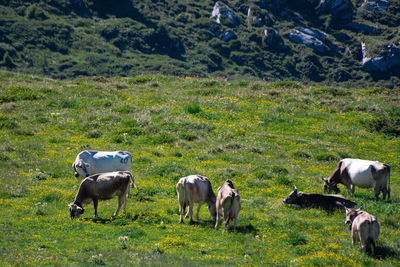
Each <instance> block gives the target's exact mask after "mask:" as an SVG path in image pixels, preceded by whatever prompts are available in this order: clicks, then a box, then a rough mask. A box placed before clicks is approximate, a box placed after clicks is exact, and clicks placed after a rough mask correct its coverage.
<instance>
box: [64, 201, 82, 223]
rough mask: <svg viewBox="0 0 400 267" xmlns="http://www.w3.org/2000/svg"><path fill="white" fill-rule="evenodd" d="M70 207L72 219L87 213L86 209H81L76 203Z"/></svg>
mask: <svg viewBox="0 0 400 267" xmlns="http://www.w3.org/2000/svg"><path fill="white" fill-rule="evenodd" d="M68 207H69V212H70V217H71V219H74V218H77V217H79V216H80V215H81V214H83V212H84V211H85V209H84V208H82V207H79V206H78V205H76V204H75V203H71V204H69V205H68Z"/></svg>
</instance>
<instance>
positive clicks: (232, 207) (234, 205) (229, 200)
mask: <svg viewBox="0 0 400 267" xmlns="http://www.w3.org/2000/svg"><path fill="white" fill-rule="evenodd" d="M240 208H241V206H240V196H239V192H238V191H237V190H236V188H235V187H234V186H233V183H232V181H231V180H229V179H228V180H226V182H225V183H224V184H223V185H222V186H220V187H219V188H218V196H217V203H216V210H217V218H216V220H215V229H217V228H218V222H219V219H220V217H221V213H222V216H223V218H224V232H225V231H226V227H227V226H228V223H229V221H230V220H233V230H235V229H236V221H237V217H238V215H239V211H240Z"/></svg>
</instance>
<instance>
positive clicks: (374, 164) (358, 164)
mask: <svg viewBox="0 0 400 267" xmlns="http://www.w3.org/2000/svg"><path fill="white" fill-rule="evenodd" d="M323 180H324V190H325V192H328V193H330V192H331V191H332V190H333V191H335V192H336V193H338V192H340V190H339V188H338V187H337V184H344V185H345V186H346V187H347V191H348V192H349V194H354V191H355V186H359V187H362V188H368V187H373V188H374V191H375V198H378V197H379V194H380V192H381V191H382V193H383V199H385V198H386V194H387V196H388V199H390V166H389V165H387V164H385V163H381V162H379V161H369V160H361V159H342V160H341V161H340V162H339V164H338V166H337V167H336V169H335V170H334V171H333V172H332V174H331V175H330V176H329V178H328V179H323Z"/></svg>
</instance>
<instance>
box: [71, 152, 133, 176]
mask: <svg viewBox="0 0 400 267" xmlns="http://www.w3.org/2000/svg"><path fill="white" fill-rule="evenodd" d="M131 163H132V155H131V153H129V152H126V151H82V152H80V153H79V154H78V156H76V159H75V162H74V163H72V168H74V171H75V177H76V178H77V179H79V175H82V177H83V178H85V177H88V176H90V175H93V174H96V173H103V172H114V171H129V167H130V164H131Z"/></svg>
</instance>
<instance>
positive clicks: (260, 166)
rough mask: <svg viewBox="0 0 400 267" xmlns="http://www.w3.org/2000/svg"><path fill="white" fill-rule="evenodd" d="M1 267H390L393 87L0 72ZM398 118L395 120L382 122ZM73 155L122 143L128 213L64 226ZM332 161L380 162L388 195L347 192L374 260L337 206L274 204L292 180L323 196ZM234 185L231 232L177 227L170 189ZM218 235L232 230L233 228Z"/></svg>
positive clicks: (395, 233) (398, 161)
mask: <svg viewBox="0 0 400 267" xmlns="http://www.w3.org/2000/svg"><path fill="white" fill-rule="evenodd" d="M0 84H1V88H0V171H1V172H0V173H1V174H0V214H1V216H0V231H1V235H0V264H1V265H6V266H8V265H39V264H40V265H91V266H92V265H95V264H97V265H104V264H107V265H111V266H116V265H140V266H143V265H144V266H147V265H148V266H165V265H173V266H177V265H178V266H179V265H188V264H190V265H199V266H204V265H218V264H220V265H228V264H229V265H230V264H234V265H241V264H243V265H254V266H265V265H274V266H276V265H279V266H281V265H283V266H288V265H301V266H304V265H307V266H308V265H319V266H327V265H329V266H331V265H338V266H361V265H385V266H398V265H399V264H400V224H399V214H400V198H399V194H400V179H399V178H400V172H399V169H400V157H399V151H400V139H399V135H400V129H399V128H398V127H399V125H400V124H399V116H400V114H399V110H398V108H397V109H396V107H398V105H399V101H400V91H399V89H394V90H389V89H371V90H365V89H362V90H355V89H343V88H336V87H321V86H319V87H308V86H303V85H302V84H299V83H295V82H279V83H266V82H263V81H255V82H248V81H224V80H213V79H191V78H185V79H184V78H176V77H172V76H161V75H157V76H138V77H134V78H112V79H107V78H102V77H94V78H80V79H75V80H69V81H59V80H52V79H47V78H43V77H38V76H31V75H20V74H14V73H9V72H3V71H0ZM396 127H397V128H396ZM82 150H127V151H130V152H132V154H133V156H134V159H133V168H132V172H133V174H134V176H135V181H136V184H137V185H138V186H139V187H141V188H142V190H141V191H140V192H138V191H137V190H132V195H131V197H130V198H129V199H128V204H127V214H126V215H123V216H122V215H121V216H117V217H112V216H111V215H112V213H113V212H114V211H115V209H116V207H117V201H116V200H115V199H114V200H109V201H103V202H100V203H99V208H98V214H99V218H98V219H93V212H94V211H93V206H92V205H91V204H89V205H88V206H87V208H86V209H85V213H84V214H83V216H82V218H81V219H78V220H73V221H71V220H70V218H69V212H68V207H67V205H68V203H70V202H72V201H73V199H74V196H75V193H76V191H77V188H78V186H79V181H77V180H76V178H75V177H74V176H73V173H74V172H73V169H72V167H71V164H72V163H73V161H74V160H75V157H76V155H77V154H78V153H79V152H80V151H82ZM344 157H354V158H364V159H371V160H380V161H382V162H386V163H388V164H389V165H390V166H391V170H392V171H391V190H392V199H391V200H390V201H382V200H379V201H375V200H374V197H373V195H374V194H373V190H372V189H360V188H357V189H356V191H355V195H354V196H349V195H348V194H347V192H346V190H345V189H344V187H343V186H342V185H339V187H340V189H341V190H342V192H341V193H342V194H343V195H344V196H345V197H348V198H350V199H351V200H353V201H355V202H357V203H358V207H362V209H363V210H366V211H368V212H370V213H371V214H374V215H376V216H377V217H378V220H379V223H380V225H381V234H380V237H379V239H378V243H377V249H376V257H375V258H374V257H369V256H367V255H365V254H364V253H362V252H361V251H360V249H359V247H358V245H357V246H352V244H351V239H350V233H349V230H348V226H347V225H345V224H344V217H345V215H344V212H343V211H337V212H334V213H327V212H326V211H323V210H318V209H297V208H294V207H289V206H284V205H283V204H282V199H283V198H284V197H286V196H287V195H288V194H289V192H290V191H291V190H292V188H293V185H296V186H297V187H298V188H299V190H301V191H304V192H316V193H322V192H323V183H322V179H321V178H322V177H327V176H328V175H329V173H330V172H331V171H333V170H334V169H335V167H336V164H337V161H338V160H339V159H340V158H344ZM195 173H198V174H202V175H205V176H207V177H209V178H210V181H211V182H212V185H213V188H214V191H215V192H216V190H217V188H218V186H220V185H222V183H223V182H224V181H225V180H226V179H228V178H229V179H231V180H233V183H234V184H235V186H236V187H237V189H238V190H239V193H240V195H241V199H242V210H241V213H240V215H239V218H238V231H237V232H235V233H229V234H223V233H222V230H221V229H219V230H214V229H213V221H212V220H211V218H210V216H209V214H208V212H207V209H206V207H205V205H204V206H203V207H202V210H201V212H200V221H199V222H196V223H194V224H193V225H190V224H188V222H187V221H185V223H184V224H179V223H178V221H179V211H178V202H177V198H176V189H175V185H176V183H177V181H178V179H179V178H180V177H182V176H184V175H189V174H195ZM231 230H232V229H231Z"/></svg>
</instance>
